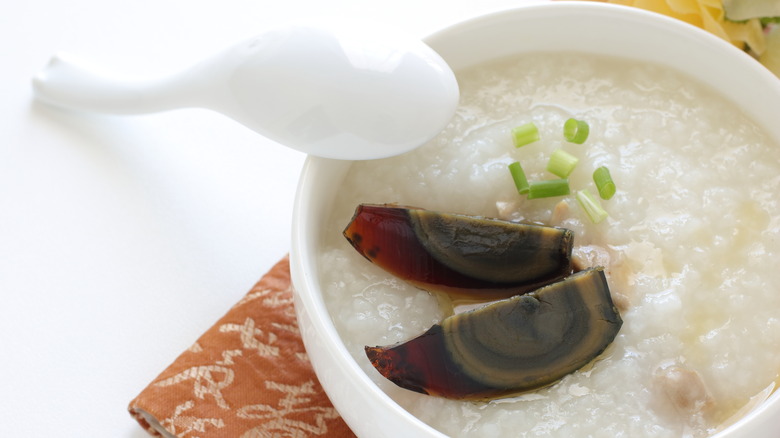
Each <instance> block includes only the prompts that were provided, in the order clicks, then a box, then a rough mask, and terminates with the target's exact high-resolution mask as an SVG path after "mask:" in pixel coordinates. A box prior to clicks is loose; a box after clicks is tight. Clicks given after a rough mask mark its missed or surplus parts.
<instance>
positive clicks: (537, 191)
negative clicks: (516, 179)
mask: <svg viewBox="0 0 780 438" xmlns="http://www.w3.org/2000/svg"><path fill="white" fill-rule="evenodd" d="M568 194H569V180H568V179H565V178H562V179H551V180H544V181H532V182H530V183H528V199H537V198H551V197H553V196H564V195H568Z"/></svg>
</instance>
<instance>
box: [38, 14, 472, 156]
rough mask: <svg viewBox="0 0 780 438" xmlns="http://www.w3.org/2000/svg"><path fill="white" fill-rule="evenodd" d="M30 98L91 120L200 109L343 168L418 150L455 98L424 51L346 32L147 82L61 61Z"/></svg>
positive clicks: (303, 30)
mask: <svg viewBox="0 0 780 438" xmlns="http://www.w3.org/2000/svg"><path fill="white" fill-rule="evenodd" d="M33 88H34V90H35V94H36V97H37V98H38V99H39V100H41V101H44V102H47V103H49V104H52V105H55V106H60V107H64V108H68V109H74V110H81V111H89V112H98V113H108V114H144V113H152V112H158V111H166V110H173V109H178V108H188V107H190V108H191V107H200V108H207V109H210V110H214V111H217V112H220V113H222V114H224V115H226V116H228V117H230V118H232V119H235V120H236V121H238V122H240V123H242V124H243V125H245V126H246V127H248V128H250V129H252V130H254V131H257V132H258V133H260V134H262V135H263V136H265V137H267V138H269V139H271V140H274V141H276V142H278V143H281V144H283V145H285V146H288V147H291V148H293V149H296V150H298V151H301V152H305V153H307V154H311V155H315V156H319V157H323V158H335V159H349V160H363V159H373V158H384V157H389V156H393V155H397V154H401V153H404V152H407V151H409V150H412V149H414V148H416V147H418V146H420V145H422V144H424V143H425V142H427V141H428V140H430V139H431V138H432V137H433V136H435V135H436V134H437V133H438V132H439V131H440V130H441V129H442V128H444V126H445V125H446V124H447V123H448V122H449V120H450V118H451V117H452V115H453V113H454V111H455V107H456V105H457V103H458V98H459V93H458V84H457V81H456V79H455V75H454V73H453V72H452V70H451V69H450V68H449V66H448V65H447V63H446V62H445V61H444V60H443V59H442V58H441V57H440V56H439V55H438V54H437V53H436V52H435V51H433V50H432V49H431V48H430V47H428V46H427V45H425V44H424V43H423V42H422V41H419V40H416V39H414V38H410V37H408V36H406V35H403V34H402V33H400V32H397V31H394V30H392V29H387V28H383V27H381V26H375V25H366V24H364V25H355V24H345V23H331V24H330V25H327V26H326V25H321V24H315V23H300V24H291V25H286V26H282V27H279V28H275V29H271V30H269V31H266V32H264V33H262V34H260V35H258V36H256V37H253V38H250V39H247V40H244V41H242V42H239V43H237V44H235V45H233V46H231V47H229V48H227V49H225V50H223V51H221V52H220V53H217V54H215V55H213V56H211V57H208V58H206V59H204V60H203V61H201V62H199V63H197V64H194V65H193V66H192V67H190V68H188V69H185V70H183V71H181V72H178V73H175V74H171V75H169V76H167V77H162V78H156V79H143V80H141V79H135V78H130V79H120V78H116V77H113V76H112V75H110V74H105V73H101V70H100V68H97V67H92V66H90V64H89V63H87V62H85V61H82V60H78V59H77V58H75V57H73V56H72V55H68V54H59V55H55V56H54V57H53V58H52V60H51V61H50V62H49V64H48V65H47V66H46V67H45V68H44V69H43V70H42V71H40V72H39V73H38V74H37V75H36V76H35V77H34V79H33Z"/></svg>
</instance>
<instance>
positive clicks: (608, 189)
mask: <svg viewBox="0 0 780 438" xmlns="http://www.w3.org/2000/svg"><path fill="white" fill-rule="evenodd" d="M593 182H595V183H596V188H597V189H598V191H599V196H601V199H610V198H611V197H612V196H613V195H614V194H615V190H616V188H615V182H614V181H612V175H610V174H609V169H607V168H606V167H604V166H601V167H599V168H598V169H596V170H595V171H594V172H593Z"/></svg>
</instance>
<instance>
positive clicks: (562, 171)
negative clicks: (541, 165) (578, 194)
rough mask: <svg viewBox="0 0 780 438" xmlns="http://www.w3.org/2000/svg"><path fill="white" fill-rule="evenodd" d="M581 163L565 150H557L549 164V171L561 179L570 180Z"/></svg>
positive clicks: (551, 156)
mask: <svg viewBox="0 0 780 438" xmlns="http://www.w3.org/2000/svg"><path fill="white" fill-rule="evenodd" d="M579 162H580V159H579V158H577V157H575V156H574V155H572V154H570V153H568V152H566V151H564V150H563V149H556V150H554V151H553V153H552V155H550V160H549V161H548V162H547V171H548V172H550V173H552V174H553V175H556V176H559V177H561V178H568V177H569V175H570V174H571V172H572V170H574V167H576V166H577V163H579Z"/></svg>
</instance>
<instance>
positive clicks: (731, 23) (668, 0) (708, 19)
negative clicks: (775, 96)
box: [596, 0, 780, 76]
mask: <svg viewBox="0 0 780 438" xmlns="http://www.w3.org/2000/svg"><path fill="white" fill-rule="evenodd" d="M596 1H602V2H605V3H613V4H619V5H624V6H633V7H637V8H640V9H644V10H648V11H652V12H656V13H659V14H663V15H666V16H669V17H673V18H676V19H678V20H682V21H684V22H686V23H689V24H692V25H694V26H697V27H699V28H702V29H704V30H706V31H708V32H710V33H712V34H713V35H716V36H718V37H720V38H722V39H724V40H726V41H728V42H730V43H731V44H734V45H735V46H737V47H739V48H740V49H743V50H746V51H748V52H749V53H751V54H752V55H753V56H755V57H756V58H757V59H759V60H760V61H762V63H764V65H767V63H766V62H764V61H763V59H762V58H764V57H767V58H777V57H779V56H780V54H778V53H774V52H780V47H778V45H777V44H773V45H771V46H768V45H767V34H768V31H769V28H765V27H764V26H763V24H762V22H761V18H762V17H760V16H756V17H754V18H750V19H747V20H732V19H729V17H728V8H727V7H726V6H728V4H727V3H725V2H724V1H722V0H596ZM758 3H761V2H760V1H759V2H756V4H757V7H758V8H759V9H757V10H758V11H760V10H761V5H758ZM768 67H769V68H770V70H772V71H773V72H774V73H775V74H776V75H778V76H780V70H778V69H773V68H772V67H771V66H769V65H768Z"/></svg>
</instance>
